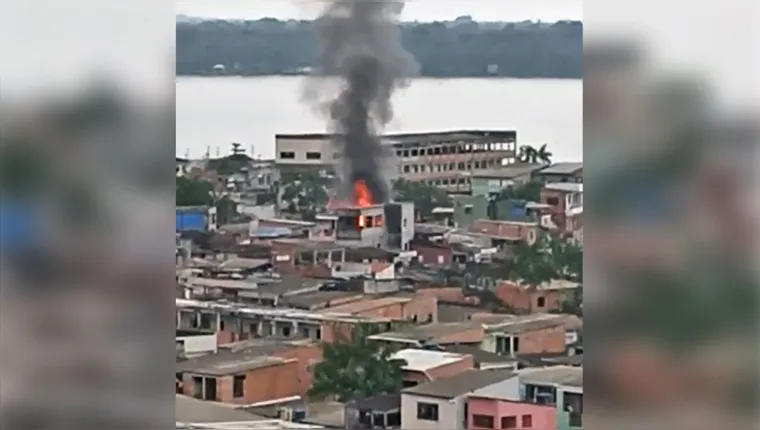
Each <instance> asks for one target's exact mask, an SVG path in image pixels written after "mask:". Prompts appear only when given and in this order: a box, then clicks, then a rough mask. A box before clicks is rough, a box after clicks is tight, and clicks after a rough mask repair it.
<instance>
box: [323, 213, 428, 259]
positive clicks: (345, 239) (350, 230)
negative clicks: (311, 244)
mask: <svg viewBox="0 0 760 430" xmlns="http://www.w3.org/2000/svg"><path fill="white" fill-rule="evenodd" d="M311 237H312V239H315V240H320V241H326V242H338V243H341V244H345V245H347V246H356V247H373V248H386V249H396V250H404V251H407V250H409V244H410V242H411V241H412V239H413V238H414V204H413V203H409V202H400V203H386V204H384V205H371V206H365V207H362V206H347V207H339V208H335V209H334V210H333V211H332V213H330V214H320V215H318V216H317V227H316V229H315V233H314V234H312V236H311Z"/></svg>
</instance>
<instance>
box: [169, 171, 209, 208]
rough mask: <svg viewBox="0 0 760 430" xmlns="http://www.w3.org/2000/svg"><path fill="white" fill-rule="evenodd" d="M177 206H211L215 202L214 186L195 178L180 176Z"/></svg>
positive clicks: (177, 183)
mask: <svg viewBox="0 0 760 430" xmlns="http://www.w3.org/2000/svg"><path fill="white" fill-rule="evenodd" d="M176 187H177V194H176V198H175V202H176V205H177V206H211V205H213V204H214V193H213V191H214V187H213V186H212V185H211V184H210V183H208V182H206V181H204V180H202V179H195V178H186V177H178V178H177V179H176Z"/></svg>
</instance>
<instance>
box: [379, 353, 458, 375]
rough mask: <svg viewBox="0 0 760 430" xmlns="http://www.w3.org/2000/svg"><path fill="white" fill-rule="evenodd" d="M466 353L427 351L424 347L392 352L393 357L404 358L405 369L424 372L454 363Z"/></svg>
mask: <svg viewBox="0 0 760 430" xmlns="http://www.w3.org/2000/svg"><path fill="white" fill-rule="evenodd" d="M465 357H466V355H463V354H454V353H451V352H440V351H428V350H425V349H402V350H401V351H397V352H396V353H394V354H393V359H398V360H404V361H406V365H405V366H404V369H405V370H410V371H413V372H426V371H428V370H430V369H435V368H436V367H440V366H445V365H447V364H452V363H456V362H457V361H459V360H461V359H463V358H465Z"/></svg>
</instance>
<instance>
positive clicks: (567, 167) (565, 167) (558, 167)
mask: <svg viewBox="0 0 760 430" xmlns="http://www.w3.org/2000/svg"><path fill="white" fill-rule="evenodd" d="M581 169H583V163H581V162H563V163H554V164H552V165H551V166H549V167H545V168H543V169H541V172H540V173H541V174H549V175H572V174H574V173H576V172H578V171H579V170H581Z"/></svg>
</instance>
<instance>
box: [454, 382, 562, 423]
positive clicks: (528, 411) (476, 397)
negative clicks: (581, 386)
mask: <svg viewBox="0 0 760 430" xmlns="http://www.w3.org/2000/svg"><path fill="white" fill-rule="evenodd" d="M487 391H489V390H487V389H486V390H477V391H475V392H474V393H473V394H471V395H470V396H469V397H468V398H467V429H468V430H486V429H488V430H492V429H500V430H501V429H510V430H511V429H518V430H555V429H556V428H557V412H556V410H555V408H554V407H553V406H548V405H539V404H536V403H530V402H525V401H520V400H519V399H518V398H517V397H516V396H515V397H513V396H509V395H507V396H505V395H503V394H501V393H493V394H489V393H487ZM480 393H483V394H480ZM514 394H517V393H513V395H514Z"/></svg>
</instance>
